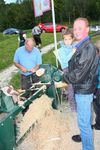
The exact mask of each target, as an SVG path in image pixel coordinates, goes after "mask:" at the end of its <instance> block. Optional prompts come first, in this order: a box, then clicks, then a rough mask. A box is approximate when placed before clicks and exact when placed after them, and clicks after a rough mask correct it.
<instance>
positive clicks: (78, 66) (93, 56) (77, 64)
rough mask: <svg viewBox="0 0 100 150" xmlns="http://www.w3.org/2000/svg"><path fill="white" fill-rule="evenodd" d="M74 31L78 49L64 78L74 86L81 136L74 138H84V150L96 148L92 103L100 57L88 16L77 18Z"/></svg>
mask: <svg viewBox="0 0 100 150" xmlns="http://www.w3.org/2000/svg"><path fill="white" fill-rule="evenodd" d="M73 32H74V36H75V38H76V39H77V40H78V44H77V45H76V48H77V51H76V52H75V53H74V55H73V56H72V58H71V60H70V61H69V67H68V69H69V72H68V73H66V74H64V80H65V81H66V82H67V83H71V84H72V85H73V88H74V92H75V99H76V103H77V117H78V126H79V129H80V136H81V137H80V136H79V135H75V136H73V137H72V139H73V140H74V141H76V142H79V141H81V139H82V147H83V150H94V145H93V136H92V129H91V115H92V114H91V111H92V110H91V109H92V108H91V104H92V101H93V93H94V91H95V88H96V86H97V75H98V60H99V58H98V55H97V49H96V47H95V46H94V45H93V44H92V43H91V42H90V38H89V36H88V33H89V23H88V20H87V19H86V18H78V19H76V20H75V22H74V25H73Z"/></svg>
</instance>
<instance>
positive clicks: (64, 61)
mask: <svg viewBox="0 0 100 150" xmlns="http://www.w3.org/2000/svg"><path fill="white" fill-rule="evenodd" d="M60 44H61V48H59V49H58V57H59V62H60V64H61V68H62V69H65V68H67V67H68V61H69V60H70V59H71V57H72V55H73V52H72V48H73V45H65V44H64V43H63V42H62V43H60Z"/></svg>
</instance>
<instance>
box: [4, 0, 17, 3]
mask: <svg viewBox="0 0 100 150" xmlns="http://www.w3.org/2000/svg"><path fill="white" fill-rule="evenodd" d="M14 2H16V0H5V3H14Z"/></svg>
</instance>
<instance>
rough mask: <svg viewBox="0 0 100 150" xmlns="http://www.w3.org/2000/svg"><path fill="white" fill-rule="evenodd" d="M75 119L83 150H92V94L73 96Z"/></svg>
mask: <svg viewBox="0 0 100 150" xmlns="http://www.w3.org/2000/svg"><path fill="white" fill-rule="evenodd" d="M75 99H76V103H77V119H78V126H79V129H80V134H81V139H82V148H83V150H94V145H93V135H92V129H91V120H92V101H93V94H89V95H83V94H75Z"/></svg>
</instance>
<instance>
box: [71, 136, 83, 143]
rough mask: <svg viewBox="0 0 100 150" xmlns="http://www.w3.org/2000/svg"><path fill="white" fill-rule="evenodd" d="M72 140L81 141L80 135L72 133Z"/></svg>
mask: <svg viewBox="0 0 100 150" xmlns="http://www.w3.org/2000/svg"><path fill="white" fill-rule="evenodd" d="M72 140H73V141H74V142H78V143H79V142H81V137H80V135H74V136H72Z"/></svg>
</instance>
